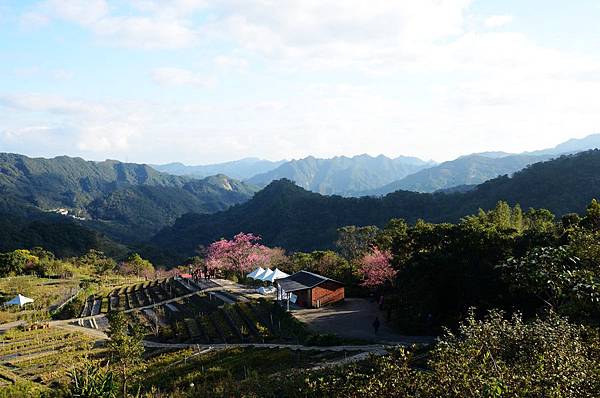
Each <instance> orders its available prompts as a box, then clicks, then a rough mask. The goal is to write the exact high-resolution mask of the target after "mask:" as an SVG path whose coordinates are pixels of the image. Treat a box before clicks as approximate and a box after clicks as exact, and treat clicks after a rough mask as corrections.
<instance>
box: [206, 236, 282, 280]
mask: <svg viewBox="0 0 600 398" xmlns="http://www.w3.org/2000/svg"><path fill="white" fill-rule="evenodd" d="M260 239H261V238H260V236H256V235H253V234H246V233H243V232H240V233H239V234H237V235H236V236H234V237H233V239H231V240H226V239H221V240H219V241H216V242H213V243H212V244H211V245H210V246H209V247H208V250H207V256H206V267H207V269H208V270H211V271H212V270H225V271H233V272H236V273H240V274H243V273H246V272H249V271H251V270H252V269H253V268H254V267H257V266H265V265H267V264H268V263H269V261H270V258H271V254H272V253H271V251H272V249H270V248H268V247H267V246H263V245H261V244H260V243H258V242H259V241H260Z"/></svg>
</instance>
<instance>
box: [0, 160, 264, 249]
mask: <svg viewBox="0 0 600 398" xmlns="http://www.w3.org/2000/svg"><path fill="white" fill-rule="evenodd" d="M255 191H256V188H255V187H252V186H250V185H247V184H245V183H243V182H240V181H237V180H234V179H231V178H229V177H227V176H224V175H217V176H212V177H207V178H205V179H195V178H190V177H180V176H173V175H170V174H165V173H160V172H158V171H156V170H154V169H153V168H151V167H149V166H147V165H142V164H133V163H121V162H118V161H113V160H108V161H104V162H90V161H85V160H83V159H81V158H71V157H67V156H61V157H56V158H53V159H43V158H29V157H26V156H23V155H16V154H9V153H0V192H1V193H2V201H1V202H0V213H2V214H4V215H5V218H4V219H6V215H10V216H11V217H17V218H19V217H20V218H21V219H23V218H26V219H27V218H36V217H41V215H40V214H39V213H59V214H61V215H62V216H63V218H68V219H69V220H72V221H74V222H76V223H79V224H80V225H85V226H86V227H90V228H92V229H95V230H97V231H100V232H103V233H105V234H106V235H108V236H110V237H111V238H113V239H117V240H119V241H121V242H124V243H131V242H139V241H143V240H145V239H148V238H149V237H151V236H152V235H153V234H154V233H156V232H157V231H158V230H159V229H161V228H163V227H165V226H166V225H168V224H170V223H172V222H173V221H175V219H176V218H177V217H179V216H181V215H183V214H185V213H188V212H194V213H210V212H216V211H220V210H224V209H226V208H228V207H229V206H231V205H234V204H238V203H242V202H245V201H246V200H248V199H249V198H250V197H251V196H252V195H253V194H254V192H255ZM1 218H2V217H0V219H1ZM42 218H44V219H46V218H45V217H42ZM0 221H1V220H0Z"/></svg>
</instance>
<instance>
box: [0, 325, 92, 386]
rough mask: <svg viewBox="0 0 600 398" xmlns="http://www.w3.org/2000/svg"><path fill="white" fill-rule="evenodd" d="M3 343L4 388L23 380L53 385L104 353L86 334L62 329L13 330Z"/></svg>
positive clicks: (0, 360) (1, 339) (0, 381)
mask: <svg viewBox="0 0 600 398" xmlns="http://www.w3.org/2000/svg"><path fill="white" fill-rule="evenodd" d="M0 342H1V346H0V387H1V386H3V385H7V384H9V383H12V382H14V381H18V380H22V379H26V380H29V381H33V382H36V383H40V384H42V385H46V386H51V385H52V384H53V383H55V382H59V381H61V380H64V379H65V376H66V373H67V371H68V370H69V369H70V367H72V366H73V365H74V364H77V363H80V362H81V360H82V359H83V358H85V357H88V356H89V357H96V356H98V355H102V352H103V349H102V348H94V342H93V341H92V340H91V339H90V338H89V337H87V336H85V335H84V334H81V333H75V332H70V331H65V330H62V329H59V328H52V329H42V330H32V331H18V330H13V331H10V332H8V333H6V334H4V335H0Z"/></svg>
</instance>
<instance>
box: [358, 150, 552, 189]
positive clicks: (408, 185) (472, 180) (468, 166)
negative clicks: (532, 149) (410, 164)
mask: <svg viewBox="0 0 600 398" xmlns="http://www.w3.org/2000/svg"><path fill="white" fill-rule="evenodd" d="M553 156H554V155H550V154H548V155H508V154H507V155H505V156H496V157H490V156H489V155H488V154H474V155H467V156H461V157H460V158H458V159H456V160H452V161H449V162H444V163H440V164H439V165H437V166H433V167H430V168H427V169H424V170H421V171H418V172H416V173H414V174H411V175H409V176H406V177H404V178H403V179H401V180H399V181H394V182H392V183H390V184H387V185H384V186H382V187H379V188H377V189H373V190H371V191H366V192H361V195H360V196H364V195H374V196H380V195H386V194H388V193H390V192H394V191H398V190H403V191H414V192H435V191H439V190H444V191H446V190H451V189H453V188H455V187H462V186H465V185H476V184H481V183H482V182H484V181H487V180H490V179H492V178H494V177H497V176H500V175H505V174H509V175H510V174H512V173H514V172H515V171H518V170H521V169H523V168H524V167H526V166H527V165H530V164H532V163H536V162H541V161H544V160H548V159H550V158H552V157H553Z"/></svg>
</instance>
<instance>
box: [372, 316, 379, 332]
mask: <svg viewBox="0 0 600 398" xmlns="http://www.w3.org/2000/svg"><path fill="white" fill-rule="evenodd" d="M379 326H380V323H379V317H378V316H376V317H375V320H374V321H373V329H375V334H377V331H378V330H379Z"/></svg>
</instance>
